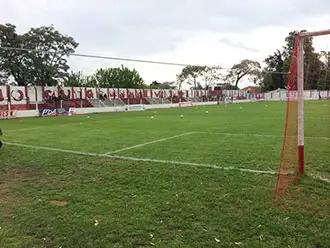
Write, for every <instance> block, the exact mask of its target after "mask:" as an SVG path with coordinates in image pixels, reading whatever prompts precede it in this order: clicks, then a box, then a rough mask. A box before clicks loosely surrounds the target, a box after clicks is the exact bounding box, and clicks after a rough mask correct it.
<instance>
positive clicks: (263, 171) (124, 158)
mask: <svg viewBox="0 0 330 248" xmlns="http://www.w3.org/2000/svg"><path fill="white" fill-rule="evenodd" d="M4 144H5V145H11V146H18V147H25V148H30V149H39V150H47V151H54V152H63V153H70V154H76V155H83V156H92V157H105V158H112V159H121V160H129V161H142V162H152V163H159V164H175V165H188V166H197V167H207V168H213V169H222V170H228V171H239V172H247V173H253V174H270V175H276V174H277V172H276V171H270V170H269V171H266V170H252V169H245V168H236V167H232V166H228V167H227V166H218V165H214V164H200V163H192V162H180V161H171V160H159V159H151V158H136V157H126V156H118V155H107V154H98V153H91V152H79V151H73V150H66V149H60V148H51V147H44V146H34V145H25V144H19V143H12V142H4Z"/></svg>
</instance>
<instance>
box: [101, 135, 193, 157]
mask: <svg viewBox="0 0 330 248" xmlns="http://www.w3.org/2000/svg"><path fill="white" fill-rule="evenodd" d="M194 133H195V132H189V133H182V134H179V135H175V136H171V137H167V138H162V139H157V140H153V141H149V142H146V143H142V144H138V145H135V146H129V147H124V148H122V149H118V150H115V151H111V152H107V153H104V155H109V154H113V153H118V152H122V151H126V150H131V149H134V148H138V147H142V146H146V145H150V144H154V143H158V142H163V141H166V140H170V139H176V138H179V137H182V136H187V135H191V134H194Z"/></svg>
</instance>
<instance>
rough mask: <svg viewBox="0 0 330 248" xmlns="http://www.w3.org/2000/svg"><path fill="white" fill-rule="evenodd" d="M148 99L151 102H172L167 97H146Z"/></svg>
mask: <svg viewBox="0 0 330 248" xmlns="http://www.w3.org/2000/svg"><path fill="white" fill-rule="evenodd" d="M146 99H147V100H148V102H149V103H150V104H166V103H171V101H170V100H168V99H167V98H152V97H146Z"/></svg>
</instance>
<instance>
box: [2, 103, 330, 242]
mask: <svg viewBox="0 0 330 248" xmlns="http://www.w3.org/2000/svg"><path fill="white" fill-rule="evenodd" d="M240 107H242V109H240ZM206 110H207V111H208V114H207V113H206V112H205V111H206ZM181 114H182V115H184V117H183V118H180V115H181ZM151 115H155V118H154V119H153V120H151V119H150V116H151ZM284 115H285V103H267V106H266V104H265V103H249V104H244V105H236V104H235V105H227V106H224V105H220V106H212V107H198V108H195V107H193V108H185V109H169V110H157V112H154V111H145V112H131V113H111V114H98V115H91V116H90V118H87V117H86V116H75V117H58V118H52V117H50V118H39V119H23V120H9V121H1V128H2V129H3V132H4V136H3V140H4V141H7V142H13V143H19V144H29V145H34V146H42V147H48V148H60V149H69V150H74V151H80V152H89V153H93V154H94V155H95V154H102V153H108V152H111V151H117V150H120V149H123V148H128V147H132V148H131V149H126V150H123V151H119V152H117V153H115V155H118V156H125V157H130V158H133V159H134V158H148V159H150V160H149V161H139V160H136V161H134V160H126V159H125V158H111V157H98V156H90V155H78V154H74V153H64V152H61V151H52V150H44V149H35V148H26V147H20V146H13V145H6V144H5V145H4V147H3V148H2V149H1V150H0V164H1V168H0V183H1V185H0V195H1V197H0V209H1V215H0V227H1V229H0V247H329V244H330V236H329V234H328V230H329V229H330V219H329V218H325V217H318V216H315V215H311V214H301V213H295V212H289V211H284V210H280V209H275V208H273V207H272V200H273V196H274V188H275V183H276V176H275V175H271V174H256V173H253V172H244V171H237V170H225V169H217V168H208V167H200V166H195V165H194V164H190V165H189V164H180V163H172V162H192V163H198V164H203V165H215V166H222V167H234V168H241V169H251V170H265V171H276V170H277V169H278V166H279V159H280V153H281V143H282V140H283V138H282V135H283V126H284ZM187 132H192V134H187V135H185V136H182V137H178V138H173V139H168V140H166V138H169V137H172V136H176V135H180V134H184V133H187ZM158 139H163V140H162V141H159V142H155V143H151V144H147V145H144V146H137V145H139V144H144V143H147V142H151V141H156V140H158ZM151 160H163V161H161V162H159V161H158V162H157V161H151ZM164 160H166V161H170V162H169V163H167V162H166V161H164Z"/></svg>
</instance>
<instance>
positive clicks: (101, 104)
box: [89, 98, 125, 108]
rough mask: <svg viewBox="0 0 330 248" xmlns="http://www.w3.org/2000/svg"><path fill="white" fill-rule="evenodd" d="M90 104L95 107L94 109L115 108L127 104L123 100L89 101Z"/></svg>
mask: <svg viewBox="0 0 330 248" xmlns="http://www.w3.org/2000/svg"><path fill="white" fill-rule="evenodd" d="M89 102H90V103H91V104H92V105H93V107H98V108H101V107H114V106H124V105H125V102H123V101H122V100H121V99H104V100H101V99H97V98H96V99H89Z"/></svg>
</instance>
